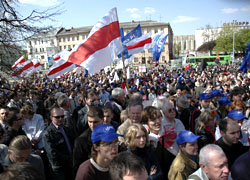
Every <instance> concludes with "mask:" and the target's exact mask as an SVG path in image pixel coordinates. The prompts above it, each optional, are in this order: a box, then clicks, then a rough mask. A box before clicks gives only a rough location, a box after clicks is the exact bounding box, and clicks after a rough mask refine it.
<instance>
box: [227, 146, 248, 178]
mask: <svg viewBox="0 0 250 180" xmlns="http://www.w3.org/2000/svg"><path fill="white" fill-rule="evenodd" d="M249 162H250V151H248V152H246V153H245V154H243V155H241V156H240V157H239V158H238V159H236V161H235V162H234V164H233V166H232V168H231V173H232V178H233V180H249V179H250V163H249Z"/></svg>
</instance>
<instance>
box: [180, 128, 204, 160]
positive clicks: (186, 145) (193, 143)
mask: <svg viewBox="0 0 250 180" xmlns="http://www.w3.org/2000/svg"><path fill="white" fill-rule="evenodd" d="M199 137H200V136H196V135H195V134H194V133H192V132H191V131H181V132H180V133H179V134H178V136H177V138H176V143H177V144H178V146H179V147H180V150H181V152H182V153H183V154H184V155H186V156H187V157H189V158H192V157H193V156H197V155H198V144H197V139H198V138H199Z"/></svg>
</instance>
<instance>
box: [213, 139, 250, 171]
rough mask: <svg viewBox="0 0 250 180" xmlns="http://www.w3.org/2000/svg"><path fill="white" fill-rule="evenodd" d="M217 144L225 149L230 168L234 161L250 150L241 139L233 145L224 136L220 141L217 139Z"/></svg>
mask: <svg viewBox="0 0 250 180" xmlns="http://www.w3.org/2000/svg"><path fill="white" fill-rule="evenodd" d="M215 144H217V145H219V146H220V147H221V148H222V149H223V151H224V153H225V154H226V156H227V160H228V167H229V169H230V170H231V167H232V165H233V163H234V161H235V160H236V159H237V158H238V157H239V156H240V155H242V154H244V153H245V152H247V151H248V150H249V147H244V146H243V145H242V144H241V142H240V141H239V142H238V143H237V144H233V145H232V146H229V145H227V144H226V143H225V142H224V141H223V138H222V137H221V138H220V139H219V140H218V141H216V143H215Z"/></svg>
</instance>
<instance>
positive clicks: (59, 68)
mask: <svg viewBox="0 0 250 180" xmlns="http://www.w3.org/2000/svg"><path fill="white" fill-rule="evenodd" d="M71 65H72V63H71V62H68V61H66V62H65V63H64V64H62V65H60V66H58V67H56V68H54V69H52V70H51V71H50V72H49V74H48V76H50V75H52V74H55V73H57V72H59V71H61V70H62V69H65V68H67V67H69V66H71Z"/></svg>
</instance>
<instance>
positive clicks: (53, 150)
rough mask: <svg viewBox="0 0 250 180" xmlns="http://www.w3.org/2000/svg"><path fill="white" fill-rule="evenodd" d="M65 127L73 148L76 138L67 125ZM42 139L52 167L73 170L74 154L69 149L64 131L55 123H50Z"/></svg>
mask: <svg viewBox="0 0 250 180" xmlns="http://www.w3.org/2000/svg"><path fill="white" fill-rule="evenodd" d="M63 129H64V131H65V134H66V135H67V137H68V139H69V142H70V145H71V149H73V144H74V139H75V137H74V133H73V132H72V130H71V129H69V128H68V127H66V126H65V127H64V128H63ZM42 139H43V144H44V149H45V151H46V153H47V156H48V159H49V161H50V164H51V166H52V169H56V170H63V171H66V170H67V171H69V170H71V169H72V165H73V162H72V154H70V153H69V151H68V148H67V144H66V141H65V139H64V137H63V135H62V133H61V132H60V131H59V130H58V129H57V128H56V127H55V126H54V124H53V123H50V125H49V126H48V127H47V129H46V130H45V131H44V134H43V138H42ZM69 168H70V169H69Z"/></svg>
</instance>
